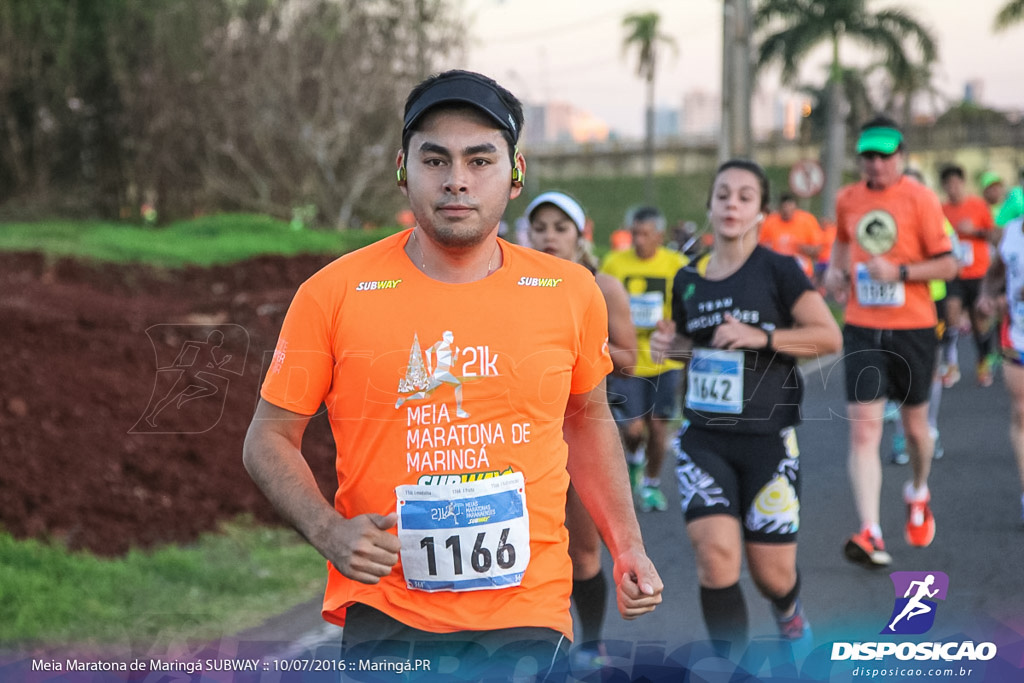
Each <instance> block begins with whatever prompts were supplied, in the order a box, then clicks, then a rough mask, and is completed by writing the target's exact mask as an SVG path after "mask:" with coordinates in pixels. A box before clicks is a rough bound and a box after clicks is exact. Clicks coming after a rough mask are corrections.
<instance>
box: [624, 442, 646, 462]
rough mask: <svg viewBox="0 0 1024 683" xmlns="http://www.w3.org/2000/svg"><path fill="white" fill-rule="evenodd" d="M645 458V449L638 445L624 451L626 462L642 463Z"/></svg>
mask: <svg viewBox="0 0 1024 683" xmlns="http://www.w3.org/2000/svg"><path fill="white" fill-rule="evenodd" d="M645 460H647V449H646V448H644V447H643V446H640V447H639V448H637V449H636V450H635V451H626V462H628V463H629V464H630V465H643V464H644V461H645Z"/></svg>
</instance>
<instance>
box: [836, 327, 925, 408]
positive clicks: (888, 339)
mask: <svg viewBox="0 0 1024 683" xmlns="http://www.w3.org/2000/svg"><path fill="white" fill-rule="evenodd" d="M937 351H938V337H937V336H936V334H935V328H934V327H925V328H921V329H915V330H875V329H871V328H868V327H858V326H856V325H846V326H845V327H844V328H843V365H844V367H845V369H846V400H847V401H848V402H850V403H870V402H872V401H878V400H882V399H886V398H888V399H891V400H893V401H896V402H897V403H900V404H902V405H909V406H916V405H920V404H922V403H926V402H927V401H928V396H929V394H930V392H931V386H932V376H933V375H934V373H935V359H936V355H937Z"/></svg>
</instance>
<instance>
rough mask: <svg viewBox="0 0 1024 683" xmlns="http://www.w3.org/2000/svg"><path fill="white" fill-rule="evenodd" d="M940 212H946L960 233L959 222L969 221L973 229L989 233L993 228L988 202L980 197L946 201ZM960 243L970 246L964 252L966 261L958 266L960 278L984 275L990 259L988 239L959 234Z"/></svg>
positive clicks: (993, 222) (973, 278) (973, 277)
mask: <svg viewBox="0 0 1024 683" xmlns="http://www.w3.org/2000/svg"><path fill="white" fill-rule="evenodd" d="M942 212H943V213H944V214H946V218H948V219H949V222H950V224H951V225H952V226H953V229H954V230H956V231H957V235H960V227H959V226H960V224H961V223H963V222H964V221H969V222H970V223H971V224H972V225H973V226H974V228H975V229H981V230H984V231H985V232H986V233H991V231H992V230H995V225H996V224H995V221H994V220H993V218H992V212H991V211H990V210H989V208H988V204H986V203H985V200H984V199H982V198H981V197H976V196H968V197H964V200H963V201H962V202H960V203H959V204H952V203H950V202H946V203H945V204H943V205H942ZM960 244H961V245H962V246H963V247H968V246H969V247H970V251H969V252H967V253H966V260H967V263H964V264H963V265H962V266H961V267H960V278H961V279H964V280H977V279H978V278H981V277H985V273H986V272H988V265H989V262H990V261H991V256H990V254H989V241H988V239H986V238H985V237H965V236H960Z"/></svg>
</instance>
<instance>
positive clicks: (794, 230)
mask: <svg viewBox="0 0 1024 683" xmlns="http://www.w3.org/2000/svg"><path fill="white" fill-rule="evenodd" d="M823 237H824V235H823V234H822V231H821V226H820V225H819V224H818V219H817V218H815V217H814V214H811V213H808V212H807V211H804V210H803V209H801V208H799V207H798V206H797V205H796V197H794V196H793V195H792V194H790V193H788V192H785V193H783V194H782V195H780V196H779V210H778V211H776V212H775V213H770V214H768V217H767V218H765V219H764V223H762V224H761V232H760V234H759V236H758V243H759V244H761V245H762V246H765V247H768V248H769V249H771V250H772V251H774V252H775V253H777V254H782V255H783V256H792V257H793V258H794V259H795V260H796V262H797V264H798V265H799V266H800V269H801V270H803V271H804V275H806V276H807V278H808V279H813V278H814V264H815V262H816V261H817V259H818V254H819V253H821V248H822V246H823V244H822V243H823Z"/></svg>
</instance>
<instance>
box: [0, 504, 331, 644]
mask: <svg viewBox="0 0 1024 683" xmlns="http://www.w3.org/2000/svg"><path fill="white" fill-rule="evenodd" d="M324 567H325V565H324V561H323V558H321V557H320V555H319V554H318V553H317V552H316V551H315V550H313V548H312V547H311V546H309V545H308V544H307V543H306V542H305V541H304V540H303V539H301V538H300V537H299V536H298V535H297V534H295V533H294V532H292V531H290V530H287V529H282V528H269V527H260V526H256V525H254V524H252V523H250V522H246V521H239V522H235V523H232V524H229V525H226V526H225V527H224V528H223V529H222V530H221V531H220V533H216V534H207V535H205V536H203V537H202V538H201V539H199V541H198V542H196V543H195V544H194V545H191V546H188V547H174V546H171V547H164V548H160V549H157V550H153V551H141V550H135V551H131V552H129V553H128V554H127V555H125V556H124V557H120V558H114V559H111V558H100V557H96V556H94V555H91V554H87V553H78V552H76V553H69V552H67V551H66V550H64V549H62V548H60V547H57V546H53V545H48V544H46V543H42V542H40V541H33V540H28V541H17V540H14V539H13V538H12V537H11V536H9V535H7V534H0V643H2V644H4V645H5V646H6V645H22V646H26V645H34V644H46V645H61V644H97V645H102V644H113V643H125V642H139V640H140V639H142V640H144V641H151V642H153V643H154V644H161V643H170V642H180V641H182V640H205V639H215V638H219V637H222V636H224V635H230V634H233V633H237V632H238V631H240V630H243V629H245V628H248V627H252V626H256V625H258V624H260V623H261V622H262V621H263V620H264V619H266V618H267V617H268V616H269V615H272V614H275V613H277V612H280V611H283V610H285V609H287V608H288V607H290V606H292V605H295V604H298V603H300V602H302V601H304V600H309V599H310V598H311V597H315V596H316V595H317V594H318V592H319V591H320V590H322V587H323V583H324V578H325V568H324Z"/></svg>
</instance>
